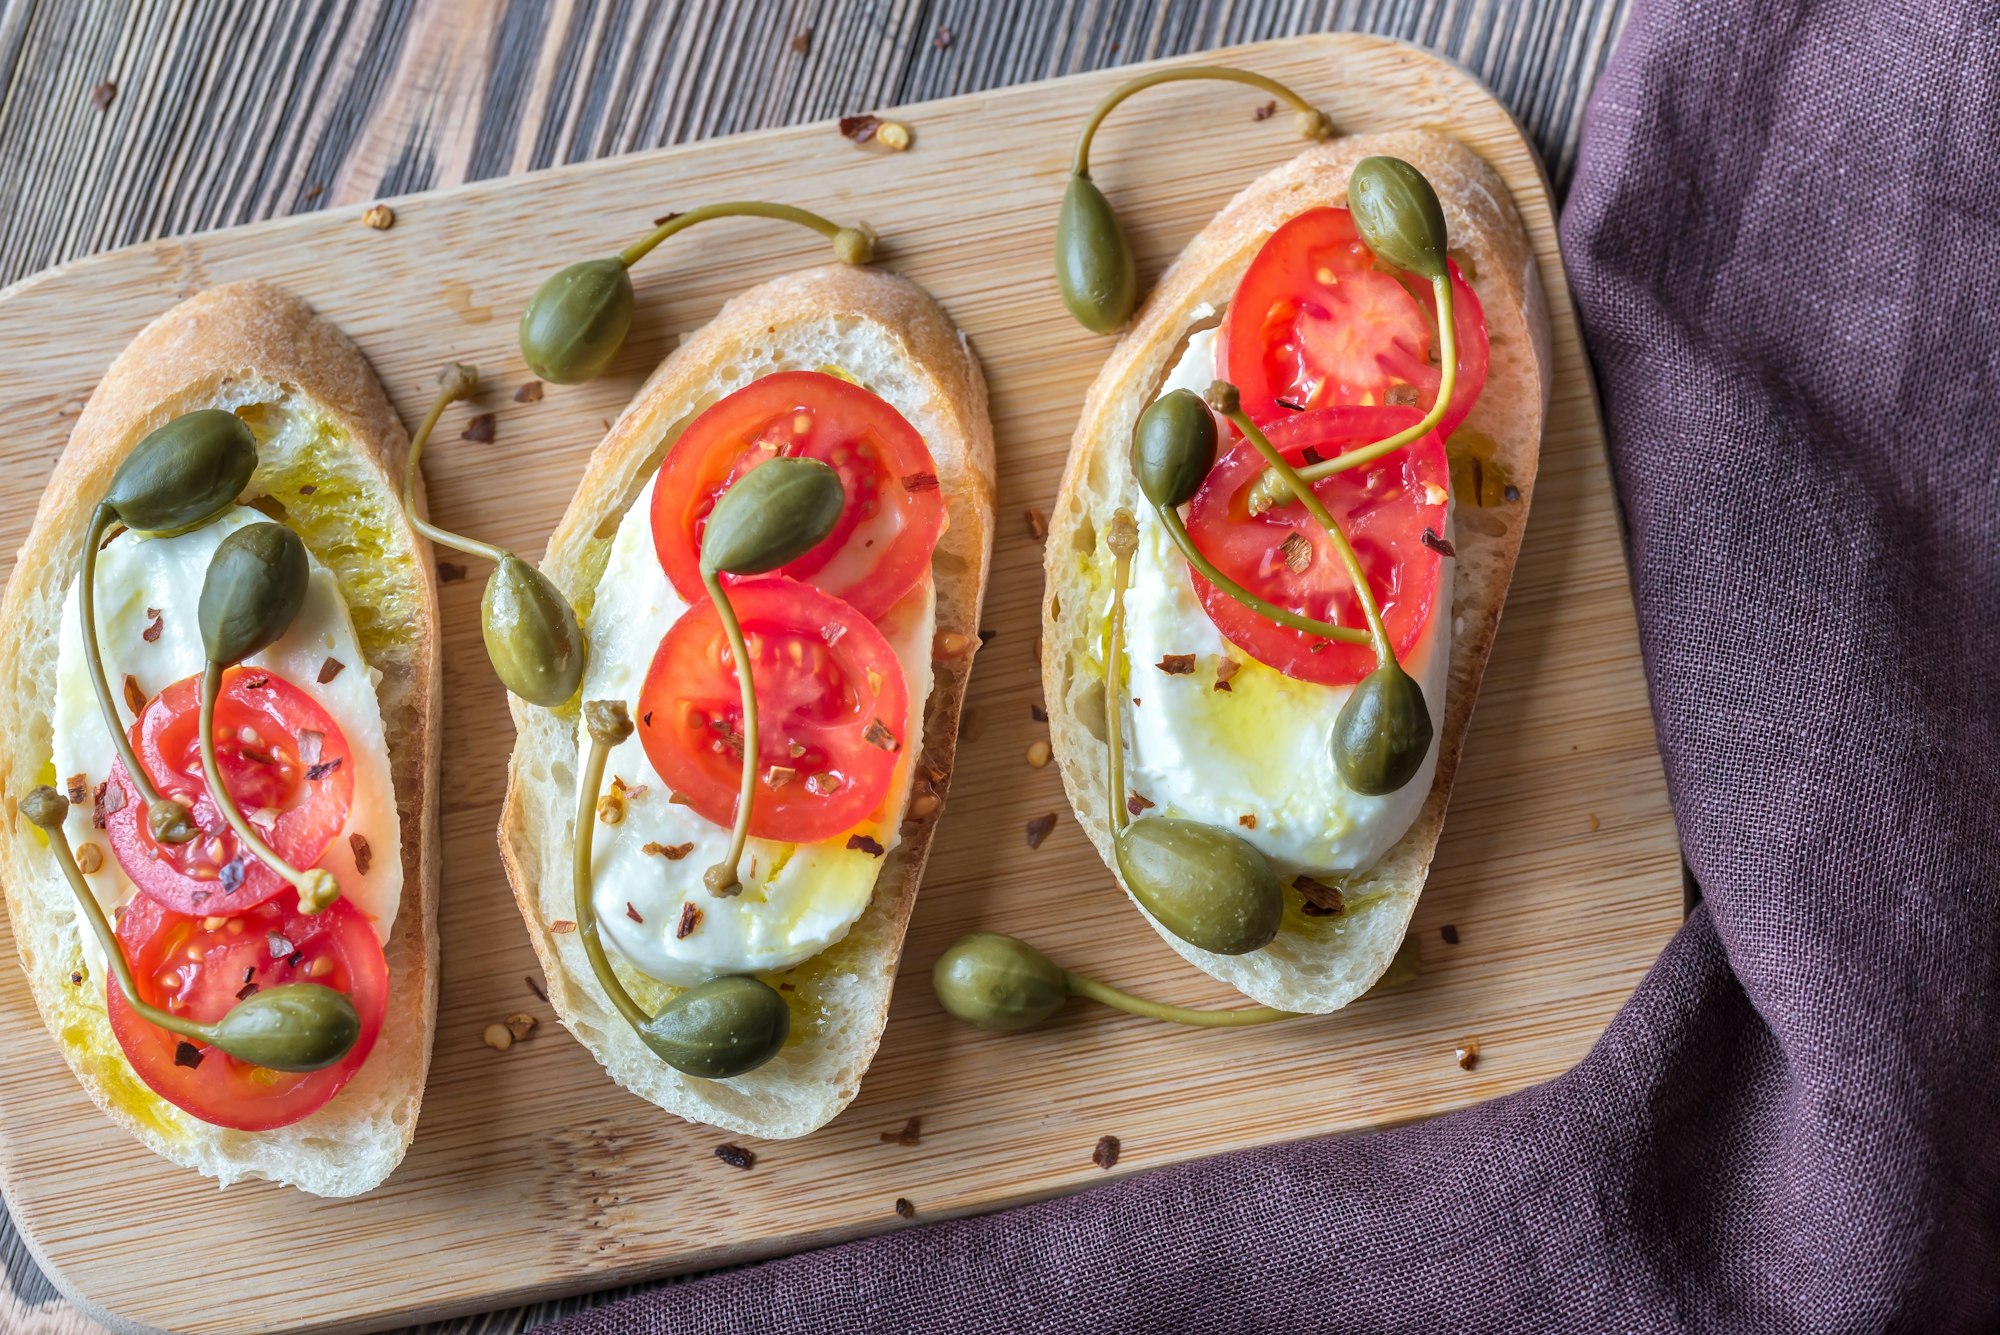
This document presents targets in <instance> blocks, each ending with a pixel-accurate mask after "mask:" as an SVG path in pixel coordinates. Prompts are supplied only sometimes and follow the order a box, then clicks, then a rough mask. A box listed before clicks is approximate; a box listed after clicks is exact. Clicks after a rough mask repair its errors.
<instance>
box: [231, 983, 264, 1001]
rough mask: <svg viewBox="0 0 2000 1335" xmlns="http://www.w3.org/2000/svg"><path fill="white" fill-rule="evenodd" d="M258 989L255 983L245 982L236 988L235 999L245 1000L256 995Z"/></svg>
mask: <svg viewBox="0 0 2000 1335" xmlns="http://www.w3.org/2000/svg"><path fill="white" fill-rule="evenodd" d="M259 990H260V989H259V988H258V986H257V984H255V983H245V984H244V985H243V986H241V987H239V988H237V989H236V999H237V1000H238V1001H244V1000H247V999H248V998H250V997H254V996H256V995H257V993H258V991H259Z"/></svg>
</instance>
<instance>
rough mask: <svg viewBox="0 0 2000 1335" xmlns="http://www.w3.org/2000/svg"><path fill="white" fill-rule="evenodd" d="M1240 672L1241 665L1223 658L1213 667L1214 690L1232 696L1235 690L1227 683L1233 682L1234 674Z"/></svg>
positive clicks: (1233, 660) (1231, 659) (1230, 659)
mask: <svg viewBox="0 0 2000 1335" xmlns="http://www.w3.org/2000/svg"><path fill="white" fill-rule="evenodd" d="M1242 670H1243V665H1242V664H1241V663H1239V662H1237V661H1236V660H1235V659H1233V658H1224V659H1222V660H1220V661H1218V662H1217V663H1216V665H1215V689H1216V690H1218V691H1228V692H1230V693H1232V694H1234V693H1235V690H1236V688H1235V687H1234V686H1231V685H1230V684H1229V683H1230V682H1231V681H1233V680H1235V678H1236V674H1237V673H1239V672H1241V671H1242Z"/></svg>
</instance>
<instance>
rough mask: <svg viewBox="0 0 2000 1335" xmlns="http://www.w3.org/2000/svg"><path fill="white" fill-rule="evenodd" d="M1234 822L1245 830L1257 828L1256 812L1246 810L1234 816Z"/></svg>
mask: <svg viewBox="0 0 2000 1335" xmlns="http://www.w3.org/2000/svg"><path fill="white" fill-rule="evenodd" d="M1236 823H1237V824H1238V825H1241V826H1242V827H1243V828H1244V829H1246V830H1254V829H1256V828H1257V813H1256V812H1254V811H1246V812H1244V813H1243V814H1242V815H1240V816H1238V817H1237V818H1236Z"/></svg>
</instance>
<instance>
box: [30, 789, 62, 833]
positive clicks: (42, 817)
mask: <svg viewBox="0 0 2000 1335" xmlns="http://www.w3.org/2000/svg"><path fill="white" fill-rule="evenodd" d="M21 814H22V815H23V816H26V817H27V818H28V823H29V824H30V825H33V826H36V827H37V828H39V829H43V830H53V829H55V828H56V827H57V826H59V825H61V824H62V823H63V822H64V821H66V820H68V819H69V799H68V798H67V797H64V796H63V795H62V794H61V793H59V792H57V791H56V790H55V789H53V788H51V787H49V786H48V785H47V784H45V783H43V784H37V785H36V786H35V787H33V788H30V789H29V790H28V792H27V794H26V795H25V796H23V797H22V798H21Z"/></svg>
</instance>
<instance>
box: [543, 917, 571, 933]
mask: <svg viewBox="0 0 2000 1335" xmlns="http://www.w3.org/2000/svg"><path fill="white" fill-rule="evenodd" d="M549 930H550V931H551V932H554V933H555V934H556V935H557V936H562V935H565V934H566V933H569V932H574V931H575V930H576V924H575V923H573V922H571V921H570V920H569V919H568V918H557V919H556V920H555V921H554V922H551V923H550V924H549Z"/></svg>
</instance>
